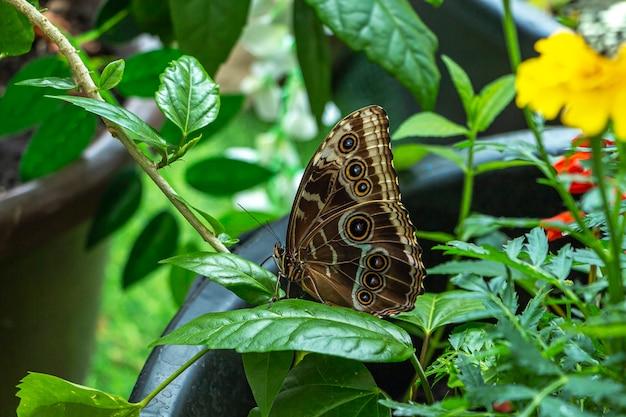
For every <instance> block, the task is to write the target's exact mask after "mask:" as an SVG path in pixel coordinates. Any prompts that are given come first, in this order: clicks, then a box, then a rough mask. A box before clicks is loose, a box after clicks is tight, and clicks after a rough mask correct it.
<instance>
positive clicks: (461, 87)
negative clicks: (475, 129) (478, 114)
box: [441, 55, 474, 120]
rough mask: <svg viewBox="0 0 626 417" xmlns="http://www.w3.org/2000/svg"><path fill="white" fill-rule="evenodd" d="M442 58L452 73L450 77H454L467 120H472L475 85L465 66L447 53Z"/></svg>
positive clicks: (455, 86)
mask: <svg viewBox="0 0 626 417" xmlns="http://www.w3.org/2000/svg"><path fill="white" fill-rule="evenodd" d="M441 60H442V61H443V63H444V64H445V65H446V68H447V69H448V73H450V78H452V83H453V84H454V88H455V89H456V92H457V93H458V94H459V98H460V99H461V104H463V108H464V109H465V114H466V115H467V120H471V119H472V117H471V116H472V101H473V100H474V87H472V82H471V81H470V78H469V77H468V75H467V73H466V72H465V71H464V70H463V68H461V66H460V65H459V64H457V63H456V62H454V61H453V60H452V58H450V57H449V56H447V55H442V56H441Z"/></svg>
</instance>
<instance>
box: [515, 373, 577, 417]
mask: <svg viewBox="0 0 626 417" xmlns="http://www.w3.org/2000/svg"><path fill="white" fill-rule="evenodd" d="M566 383H567V377H566V376H564V375H563V376H561V377H560V378H559V379H557V380H555V381H553V382H552V383H550V384H549V385H548V386H547V387H545V388H544V389H542V390H541V391H539V392H538V393H537V395H535V396H534V397H533V399H532V401H531V402H530V404H528V405H527V406H526V408H525V409H524V410H523V411H522V412H521V413H520V414H519V415H518V417H530V416H531V415H532V414H533V412H534V411H535V410H536V409H537V407H539V405H540V404H541V401H543V399H544V398H546V397H547V396H548V395H550V394H552V393H553V392H554V391H556V390H557V389H559V388H561V387H562V386H563V385H565V384H566Z"/></svg>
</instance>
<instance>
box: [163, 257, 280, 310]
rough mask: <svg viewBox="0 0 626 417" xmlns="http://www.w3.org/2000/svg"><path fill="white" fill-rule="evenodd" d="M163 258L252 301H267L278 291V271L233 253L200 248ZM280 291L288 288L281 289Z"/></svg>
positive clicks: (258, 302) (253, 302)
mask: <svg viewBox="0 0 626 417" xmlns="http://www.w3.org/2000/svg"><path fill="white" fill-rule="evenodd" d="M163 262H164V263H168V264H172V265H176V266H178V267H180V268H184V269H187V270H189V271H193V272H195V273H196V274H200V275H204V276H206V277H207V278H208V279H210V280H211V281H214V282H216V283H218V284H220V285H222V286H223V287H225V288H227V289H229V290H231V291H232V292H234V293H235V294H236V295H237V296H238V297H240V298H242V299H243V300H244V301H246V302H247V303H249V304H252V305H259V304H264V303H267V302H269V301H270V300H272V298H273V297H274V296H275V295H277V294H276V282H277V280H278V278H276V276H275V275H274V274H272V273H271V272H270V271H268V270H267V269H264V268H261V267H260V266H258V265H257V264H255V263H253V262H250V261H248V260H246V259H243V258H241V257H239V256H237V255H235V254H232V253H215V252H196V253H189V254H185V255H180V256H176V257H173V258H169V259H165V260H164V261H163ZM278 295H279V297H282V296H284V292H283V291H282V290H279V294H278Z"/></svg>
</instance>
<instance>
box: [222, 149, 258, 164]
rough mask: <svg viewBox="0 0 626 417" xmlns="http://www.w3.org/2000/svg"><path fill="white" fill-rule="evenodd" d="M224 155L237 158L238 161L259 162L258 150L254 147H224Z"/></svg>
mask: <svg viewBox="0 0 626 417" xmlns="http://www.w3.org/2000/svg"><path fill="white" fill-rule="evenodd" d="M224 155H225V156H226V157H228V158H231V159H238V160H240V161H246V162H252V163H257V162H259V152H258V151H257V150H256V149H254V148H246V147H243V146H238V147H232V148H228V149H226V151H225V152H224Z"/></svg>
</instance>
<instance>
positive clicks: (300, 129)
mask: <svg viewBox="0 0 626 417" xmlns="http://www.w3.org/2000/svg"><path fill="white" fill-rule="evenodd" d="M281 127H282V128H283V130H284V131H285V133H287V134H288V135H289V136H291V137H292V138H294V139H300V140H309V139H313V138H314V137H315V135H317V123H316V122H315V117H313V114H312V113H311V110H310V108H309V99H308V97H307V95H306V92H305V91H304V89H303V88H300V89H298V90H296V91H294V92H293V94H292V96H291V100H290V102H289V103H288V104H287V111H286V112H285V115H284V116H283V118H282V120H281Z"/></svg>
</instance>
